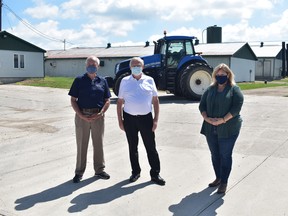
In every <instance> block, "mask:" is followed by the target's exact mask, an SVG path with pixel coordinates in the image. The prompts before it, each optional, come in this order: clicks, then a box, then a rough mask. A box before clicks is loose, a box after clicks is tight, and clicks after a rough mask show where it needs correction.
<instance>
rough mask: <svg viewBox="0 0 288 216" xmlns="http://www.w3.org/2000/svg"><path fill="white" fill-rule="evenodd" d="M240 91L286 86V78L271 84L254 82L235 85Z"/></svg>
mask: <svg viewBox="0 0 288 216" xmlns="http://www.w3.org/2000/svg"><path fill="white" fill-rule="evenodd" d="M237 85H238V86H239V87H240V88H241V90H249V89H257V88H269V87H278V86H288V78H286V79H282V80H275V81H272V82H267V83H266V84H265V83H264V81H261V82H260V81H256V82H251V83H237Z"/></svg>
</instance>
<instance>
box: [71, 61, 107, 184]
mask: <svg viewBox="0 0 288 216" xmlns="http://www.w3.org/2000/svg"><path fill="white" fill-rule="evenodd" d="M99 63H100V60H99V59H98V58H97V57H96V56H89V57H88V58H87V59H86V73H85V74H83V75H82V76H78V77H77V78H75V80H74V82H73V84H72V86H71V88H70V91H69V93H68V94H69V95H70V96H71V105H72V107H73V109H74V111H75V131H76V143H77V161H76V169H75V176H74V178H73V182H74V183H78V182H80V181H81V179H82V176H83V174H84V172H85V169H86V162H87V149H88V143H89V138H90V133H91V137H92V144H93V160H94V170H95V175H96V176H97V177H99V178H102V179H109V178H110V176H109V175H108V174H107V173H106V172H105V171H104V168H105V160H104V152H103V137H104V117H105V115H104V113H105V112H106V111H107V109H108V108H109V106H110V97H111V94H110V90H109V87H108V84H107V82H106V80H105V79H104V78H102V77H99V76H98V75H97V71H98V69H99Z"/></svg>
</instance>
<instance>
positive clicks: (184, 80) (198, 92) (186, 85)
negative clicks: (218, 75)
mask: <svg viewBox="0 0 288 216" xmlns="http://www.w3.org/2000/svg"><path fill="white" fill-rule="evenodd" d="M211 75H212V68H211V67H209V66H208V65H207V64H200V63H195V64H191V65H189V66H188V67H187V68H186V69H184V71H183V73H182V75H181V78H180V86H181V90H182V94H183V96H184V97H186V98H187V99H190V100H200V98H201V96H202V95H203V93H204V91H205V90H206V89H207V88H208V87H209V86H210V84H211V83H212V77H211Z"/></svg>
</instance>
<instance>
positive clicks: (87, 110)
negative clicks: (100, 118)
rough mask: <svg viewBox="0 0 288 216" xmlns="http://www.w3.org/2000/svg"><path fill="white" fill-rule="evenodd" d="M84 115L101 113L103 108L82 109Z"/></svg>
mask: <svg viewBox="0 0 288 216" xmlns="http://www.w3.org/2000/svg"><path fill="white" fill-rule="evenodd" d="M81 111H82V113H83V114H84V115H92V114H94V113H99V112H100V111H101V110H100V109H99V108H91V109H81Z"/></svg>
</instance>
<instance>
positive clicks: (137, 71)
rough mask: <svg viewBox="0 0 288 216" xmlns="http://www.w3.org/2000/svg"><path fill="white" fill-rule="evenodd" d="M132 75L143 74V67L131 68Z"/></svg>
mask: <svg viewBox="0 0 288 216" xmlns="http://www.w3.org/2000/svg"><path fill="white" fill-rule="evenodd" d="M131 71H132V74H134V75H136V76H137V75H140V74H141V73H142V67H132V68H131Z"/></svg>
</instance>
